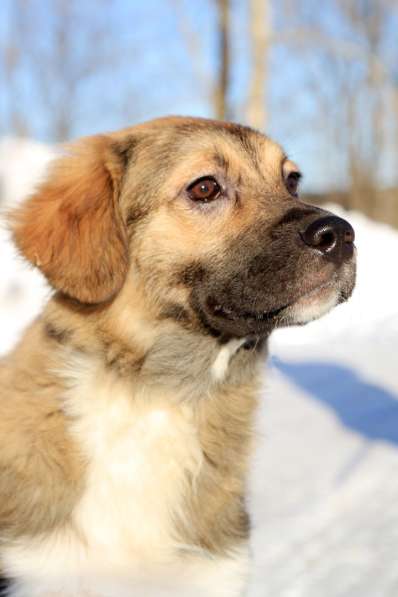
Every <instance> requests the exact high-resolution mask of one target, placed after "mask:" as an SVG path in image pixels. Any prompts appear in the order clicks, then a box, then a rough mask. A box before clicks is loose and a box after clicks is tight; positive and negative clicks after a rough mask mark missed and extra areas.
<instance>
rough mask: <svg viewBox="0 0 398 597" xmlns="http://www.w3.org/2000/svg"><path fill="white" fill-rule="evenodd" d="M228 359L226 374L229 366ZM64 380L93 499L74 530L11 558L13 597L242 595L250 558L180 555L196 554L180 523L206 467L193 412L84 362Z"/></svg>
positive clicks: (84, 504) (12, 551) (86, 500)
mask: <svg viewBox="0 0 398 597" xmlns="http://www.w3.org/2000/svg"><path fill="white" fill-rule="evenodd" d="M225 348H226V347H224V349H225ZM224 349H221V350H224ZM223 354H224V353H223ZM218 358H220V355H219V357H218ZM225 358H226V357H222V358H221V361H222V362H221V364H220V363H219V365H218V367H216V370H218V369H222V368H225V367H227V366H228V362H227V364H226V365H225V364H224V362H225ZM227 361H229V358H228V360H227ZM64 374H65V377H66V378H67V380H68V383H69V385H70V388H69V390H68V392H67V395H66V399H65V409H66V410H67V411H69V413H70V414H71V415H73V421H74V422H73V424H72V428H71V432H72V435H73V437H74V439H75V441H76V442H77V443H78V445H79V446H80V447H81V450H82V453H83V454H84V456H85V459H86V461H87V470H86V486H85V491H84V493H83V496H82V498H81V500H80V502H79V503H78V505H77V506H76V508H75V511H74V514H73V523H72V525H70V526H69V527H68V528H65V529H63V530H57V531H56V532H54V533H52V534H50V535H47V536H46V537H41V538H39V539H26V541H24V542H20V543H19V544H18V545H15V546H13V547H9V548H7V549H5V550H4V553H2V558H3V560H2V561H3V562H4V566H5V571H6V573H7V574H9V575H10V576H11V577H14V578H17V579H20V584H19V585H18V586H17V587H16V588H15V590H14V592H13V593H11V595H12V596H13V597H33V596H36V595H37V596H38V595H40V596H41V597H43V596H44V595H46V596H49V595H55V594H56V595H57V596H59V597H63V596H65V597H66V596H67V597H71V596H77V595H79V597H81V596H82V595H85V596H87V597H94V596H97V595H98V596H103V595H107V596H112V597H113V596H115V597H116V596H117V597H125V596H126V597H127V595H129V596H131V595H133V594H134V595H135V594H137V595H138V594H139V595H145V596H148V597H152V596H153V597H155V596H156V597H158V596H159V597H160V596H161V595H165V596H166V595H170V596H171V595H173V596H178V595H184V596H185V595H186V596H187V597H188V595H189V597H191V596H192V597H196V595H197V596H202V595H203V597H204V596H206V597H211V596H213V595H214V596H220V597H222V596H224V595H225V597H227V596H235V595H236V596H238V595H240V589H239V587H241V586H243V584H242V583H243V582H244V576H245V571H246V567H247V554H246V553H245V552H242V553H239V554H236V556H234V557H231V558H220V559H216V560H214V559H213V558H210V559H209V557H205V556H204V554H202V553H198V554H197V555H195V554H194V553H192V552H191V553H189V551H188V555H187V552H186V553H185V556H182V555H180V554H181V552H182V548H184V547H187V546H183V545H181V541H180V539H179V537H178V535H177V532H176V524H175V522H176V520H178V519H181V517H183V516H184V496H185V495H186V492H187V490H192V487H193V486H194V483H195V479H196V478H197V476H198V474H199V472H200V469H201V466H202V459H203V455H202V451H201V447H200V443H199V440H198V437H197V432H196V427H195V424H194V415H193V412H192V409H191V407H190V405H189V404H187V403H184V402H183V403H181V402H179V401H178V400H175V397H174V396H172V395H170V396H166V395H164V394H162V395H160V394H158V395H156V393H155V392H154V391H153V390H151V392H150V393H149V392H148V391H146V390H145V389H142V390H140V391H139V392H135V393H133V391H132V389H131V388H130V387H128V385H127V382H126V381H122V380H120V379H119V378H118V377H117V376H116V375H114V374H113V373H112V372H108V371H105V370H104V369H103V368H101V367H100V366H99V365H98V364H96V363H93V362H92V361H88V359H86V358H85V357H82V356H79V357H74V358H73V361H72V362H71V364H70V370H69V371H68V372H66V373H65V372H64ZM190 570H191V572H189V571H190ZM219 582H222V585H220V584H219ZM148 583H149V584H148ZM210 583H211V586H210ZM184 586H185V589H184ZM18 587H19V588H18ZM143 587H146V588H143ZM162 587H163V588H162ZM168 587H169V588H168ZM195 587H197V588H196V589H195ZM166 589H167V590H166ZM136 590H138V591H139V593H136Z"/></svg>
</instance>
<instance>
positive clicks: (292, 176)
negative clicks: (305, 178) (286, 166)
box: [285, 172, 301, 197]
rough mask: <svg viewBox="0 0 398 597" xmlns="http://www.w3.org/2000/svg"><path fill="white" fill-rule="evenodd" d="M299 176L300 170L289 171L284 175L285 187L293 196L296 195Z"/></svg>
mask: <svg viewBox="0 0 398 597" xmlns="http://www.w3.org/2000/svg"><path fill="white" fill-rule="evenodd" d="M300 178H301V174H300V172H290V173H289V174H288V175H287V177H286V181H285V184H286V188H287V190H288V191H289V193H290V194H291V195H293V196H294V197H297V193H298V187H299V182H300Z"/></svg>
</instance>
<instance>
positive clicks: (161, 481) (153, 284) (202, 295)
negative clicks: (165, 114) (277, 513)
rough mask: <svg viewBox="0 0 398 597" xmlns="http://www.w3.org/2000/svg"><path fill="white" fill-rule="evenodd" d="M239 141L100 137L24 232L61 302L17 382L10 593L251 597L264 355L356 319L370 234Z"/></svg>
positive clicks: (9, 453)
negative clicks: (252, 476)
mask: <svg viewBox="0 0 398 597" xmlns="http://www.w3.org/2000/svg"><path fill="white" fill-rule="evenodd" d="M299 179H300V173H299V171H298V169H297V167H296V166H295V165H294V164H293V163H292V162H291V161H290V160H288V159H287V157H286V155H285V154H284V153H283V151H282V149H281V148H280V147H279V146H278V145H277V144H275V143H274V142H273V141H271V140H270V139H269V138H267V137H265V136H263V135H261V134H260V133H258V132H256V131H254V130H251V129H249V128H246V127H243V126H239V125H236V124H230V123H224V122H216V121H212V120H204V119H194V118H177V117H176V118H165V119H160V120H156V121H152V122H149V123H146V124H143V125H139V126H136V127H133V128H129V129H126V130H123V131H121V132H117V133H112V134H106V135H98V136H94V137H91V138H86V139H83V140H82V141H80V142H79V143H77V144H76V145H75V146H73V147H72V148H70V150H69V151H68V153H67V154H66V155H64V156H63V157H62V158H61V159H59V161H57V162H56V163H55V164H54V165H53V167H52V170H51V172H50V174H49V177H48V180H47V181H46V182H44V184H42V186H41V187H40V188H39V189H38V190H37V191H36V192H35V194H34V195H33V196H32V197H30V198H29V199H28V200H27V201H26V202H25V203H24V204H22V205H21V206H19V207H18V208H17V209H16V211H14V213H12V214H11V217H10V225H11V228H12V231H13V236H14V240H15V243H16V245H17V247H18V248H19V251H20V252H21V254H22V255H23V256H24V257H25V258H26V259H27V260H28V261H30V262H31V263H32V264H33V265H35V266H36V267H38V268H39V269H40V270H41V271H42V272H43V273H44V275H45V276H46V278H47V280H48V281H49V283H50V284H51V286H52V287H53V289H54V294H53V296H52V298H51V299H50V301H49V303H48V304H47V306H46V307H45V309H44V311H43V313H42V315H41V316H40V317H39V318H38V319H37V320H36V321H35V322H34V323H33V325H32V326H31V327H30V329H28V331H27V332H26V334H25V336H24V337H23V339H22V341H21V342H20V343H19V345H18V346H17V347H16V348H15V349H14V351H13V352H12V353H10V354H9V355H8V356H7V357H6V358H5V359H4V360H3V361H2V363H1V365H0V568H1V569H2V571H3V573H4V574H5V575H6V576H7V577H8V578H10V579H11V588H10V595H12V596H13V597H33V596H39V595H40V596H55V595H57V596H59V597H61V596H62V597H72V596H83V595H84V596H89V597H101V596H104V597H105V596H107V597H109V596H112V597H113V596H118V597H119V596H122V597H123V596H129V597H130V596H140V597H144V596H145V597H159V596H163V595H170V596H171V595H173V596H176V595H184V596H186V597H188V596H189V597H199V596H203V597H204V596H206V597H238V596H242V595H243V593H244V590H245V587H246V583H247V576H248V562H249V555H248V538H249V519H248V515H247V512H246V507H245V489H246V474H247V468H248V459H249V456H250V452H251V448H252V435H253V434H252V427H253V418H254V415H255V410H256V403H257V398H258V394H259V371H260V370H261V368H262V365H263V360H264V355H265V353H266V343H267V338H268V336H269V334H270V333H271V331H272V330H273V329H275V328H276V327H279V326H284V325H292V324H303V323H306V322H307V321H310V320H312V319H315V318H317V317H319V316H321V315H323V314H324V313H326V312H327V311H329V310H330V309H331V308H332V307H334V306H335V305H337V304H338V303H340V302H342V301H344V300H346V299H347V298H348V297H349V296H350V294H351V292H352V289H353V285H354V278H355V255H354V253H355V251H354V244H353V241H354V232H353V230H352V228H351V226H350V225H349V224H348V223H347V222H346V221H344V220H342V219H340V218H338V217H336V216H334V215H332V214H331V213H329V212H326V211H324V210H322V209H318V208H316V207H313V206H310V205H306V204H304V203H302V202H300V201H299V199H298V198H297V193H298V183H299Z"/></svg>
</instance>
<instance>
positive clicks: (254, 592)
mask: <svg viewBox="0 0 398 597" xmlns="http://www.w3.org/2000/svg"><path fill="white" fill-rule="evenodd" d="M4 143H5V142H3V144H2V143H1V142H0V184H2V188H3V192H4V193H5V194H6V200H7V203H8V204H9V203H12V202H13V201H16V200H18V199H19V198H20V196H21V194H24V193H25V192H26V189H27V188H29V186H30V184H31V181H32V180H36V179H37V177H38V176H40V173H41V172H42V165H43V164H45V163H46V162H47V161H48V158H49V156H50V155H51V152H49V151H48V150H47V149H46V148H43V147H42V146H40V147H39V146H37V145H33V144H31V143H30V142H22V141H18V142H17V141H15V140H12V144H13V149H12V148H11V145H12V144H11V145H8V149H4V147H5V145H4ZM7 143H10V140H8V141H7ZM38 147H39V149H38ZM39 154H40V155H39ZM10 164H12V167H11V166H10ZM19 185H20V186H19ZM0 207H1V205H0ZM334 210H335V211H339V212H340V213H342V212H341V210H339V209H338V208H334ZM342 215H344V216H345V217H347V218H348V219H349V220H350V221H351V223H352V224H353V226H354V228H355V229H356V233H357V246H358V252H359V256H358V284H357V288H356V291H355V293H354V296H353V298H352V299H351V301H350V302H349V303H347V304H345V305H342V306H340V307H338V308H337V309H336V310H335V311H334V312H333V313H331V314H330V315H328V316H326V317H325V318H323V319H322V320H320V321H317V322H314V323H312V324H310V325H308V326H306V327H303V328H297V329H293V328H292V329H286V330H281V331H278V332H277V333H275V334H274V335H273V337H272V341H271V358H270V361H269V363H268V366H267V369H266V376H265V389H264V397H263V401H262V405H261V410H260V413H259V419H258V435H259V438H258V449H257V453H256V456H255V459H254V463H253V469H252V475H251V499H250V508H251V512H252V517H253V554H254V560H255V566H254V574H253V583H252V588H251V591H250V597H397V596H398V360H397V356H396V353H397V348H398V276H397V273H396V272H397V268H396V264H395V260H396V259H397V257H398V232H396V231H394V230H392V229H391V228H389V227H387V226H384V225H381V224H376V223H375V222H371V221H370V220H368V219H366V218H365V217H364V216H362V215H360V214H358V213H350V214H343V213H342ZM47 293H48V290H47V287H46V285H45V283H44V281H43V280H42V278H41V276H40V275H39V274H38V273H36V272H34V271H32V270H30V269H29V268H28V267H27V266H25V265H24V264H23V263H22V261H21V260H19V259H18V258H17V257H16V255H15V253H14V251H13V249H12V248H11V246H10V245H9V242H8V239H7V233H6V232H5V231H0V330H1V334H0V353H4V352H5V351H6V350H7V349H8V348H9V347H10V346H11V345H12V344H13V343H14V342H15V340H16V339H17V337H18V336H19V334H20V333H21V330H22V329H23V327H24V326H25V325H26V323H27V322H28V321H29V320H30V319H31V318H32V317H33V316H34V315H35V314H36V313H37V312H38V311H39V309H40V306H41V304H42V302H43V300H44V298H45V297H46V295H47Z"/></svg>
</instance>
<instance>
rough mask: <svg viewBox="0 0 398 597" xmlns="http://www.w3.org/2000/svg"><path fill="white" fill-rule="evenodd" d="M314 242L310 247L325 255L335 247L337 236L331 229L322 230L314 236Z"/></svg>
mask: <svg viewBox="0 0 398 597" xmlns="http://www.w3.org/2000/svg"><path fill="white" fill-rule="evenodd" d="M314 241H315V242H314V243H313V244H312V246H313V247H316V248H317V249H320V250H321V251H323V252H325V253H326V252H327V251H331V250H332V249H333V247H334V246H335V245H336V242H337V235H336V233H335V232H334V230H333V229H332V228H324V229H323V230H320V231H319V233H318V234H316V235H315V237H314Z"/></svg>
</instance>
